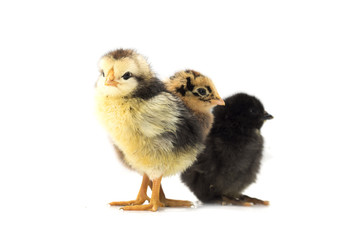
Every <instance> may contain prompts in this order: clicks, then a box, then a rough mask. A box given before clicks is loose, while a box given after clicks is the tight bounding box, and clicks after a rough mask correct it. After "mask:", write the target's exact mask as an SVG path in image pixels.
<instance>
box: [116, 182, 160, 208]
mask: <svg viewBox="0 0 361 240" xmlns="http://www.w3.org/2000/svg"><path fill="white" fill-rule="evenodd" d="M161 181H162V177H159V178H156V179H154V180H153V189H152V197H151V198H150V202H149V204H146V205H135V206H125V207H123V208H121V209H123V210H139V211H141V210H143V211H144V210H150V211H153V212H155V211H157V210H158V207H164V204H163V203H162V202H161V201H160V200H159V192H160V182H161ZM147 185H148V184H147Z"/></svg>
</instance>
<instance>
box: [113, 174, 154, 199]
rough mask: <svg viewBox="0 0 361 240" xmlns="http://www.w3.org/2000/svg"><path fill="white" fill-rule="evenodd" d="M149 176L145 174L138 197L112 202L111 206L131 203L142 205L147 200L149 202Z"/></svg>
mask: <svg viewBox="0 0 361 240" xmlns="http://www.w3.org/2000/svg"><path fill="white" fill-rule="evenodd" d="M149 181H150V180H149V177H148V176H147V175H146V174H144V175H143V181H142V185H141V186H140V190H139V193H138V196H137V199H135V200H131V201H123V202H111V203H109V205H110V206H129V205H142V204H143V203H144V202H145V200H147V201H148V202H149V200H150V199H149V197H148V196H147V188H148V184H149Z"/></svg>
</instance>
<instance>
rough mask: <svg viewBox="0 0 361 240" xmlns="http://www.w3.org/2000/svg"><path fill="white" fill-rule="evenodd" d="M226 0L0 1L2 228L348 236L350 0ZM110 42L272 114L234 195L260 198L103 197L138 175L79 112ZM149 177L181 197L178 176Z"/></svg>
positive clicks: (49, 235) (82, 234) (353, 49)
mask: <svg viewBox="0 0 361 240" xmlns="http://www.w3.org/2000/svg"><path fill="white" fill-rule="evenodd" d="M150 2H152V3H150ZM235 2H236V1H234V2H231V1H222V2H221V3H219V4H216V3H210V1H204V2H203V3H195V1H180V2H179V3H173V2H170V1H168V2H167V1H163V2H160V1H158V2H156V3H155V2H154V1H148V2H145V1H144V2H137V1H132V3H122V2H121V1H114V2H107V1H101V2H98V3H85V2H84V3H80V2H75V1H63V2H62V3H52V2H49V1H47V2H45V1H44V2H40V1H35V2H33V1H31V2H30V1H20V2H11V3H9V1H8V2H7V3H3V2H2V3H1V4H0V24H1V35H2V37H1V45H0V61H1V62H0V64H1V73H2V78H1V88H0V100H1V101H0V109H1V118H0V121H1V125H0V128H1V129H0V133H1V134H0V144H1V151H0V161H1V162H0V191H1V198H0V221H1V223H0V228H1V231H0V238H1V239H121V238H125V236H128V237H135V239H138V238H136V237H140V236H143V237H147V238H149V239H158V238H159V239H165V238H172V239H173V238H174V239H184V238H187V237H188V238H190V237H191V236H199V237H202V239H203V238H206V237H215V238H222V239H241V238H247V239H265V238H272V239H329V238H330V237H334V238H335V239H360V237H361V234H360V230H358V229H357V228H359V220H360V213H361V212H360V200H361V199H360V190H359V188H360V187H359V185H360V180H361V177H360V173H359V172H360V160H361V159H360V151H359V147H360V141H359V136H360V133H361V131H360V124H359V122H360V117H361V114H360V107H359V106H360V102H361V99H360V93H359V92H360V87H359V82H360V79H361V71H360V66H361V58H360V56H361V47H360V46H361V44H360V43H361V34H360V29H361V28H360V27H361V26H360V25H361V17H360V16H361V15H360V12H361V8H360V4H359V3H358V1H317V0H316V1H315V0H313V1H298V2H297V3H296V2H295V1H242V2H240V3H235ZM119 47H124V48H135V49H137V50H138V51H139V52H140V53H142V54H144V55H145V56H147V57H148V58H149V61H150V62H151V63H152V66H153V69H154V70H155V71H156V72H157V73H158V74H159V77H161V78H164V77H166V76H169V75H171V74H172V73H173V72H175V71H177V70H181V69H185V68H193V69H195V70H198V71H200V72H202V73H204V74H206V75H208V76H209V77H211V78H212V79H213V80H214V82H215V84H216V86H217V87H218V90H219V92H220V94H221V95H222V96H229V95H231V94H232V93H235V92H239V91H244V92H247V93H250V94H255V95H256V96H257V97H259V98H260V99H261V100H262V101H263V103H264V105H265V107H266V109H267V111H268V112H270V113H271V114H273V115H274V117H275V119H274V120H272V121H270V122H267V123H266V124H265V126H264V128H263V131H262V132H263V135H264V137H265V140H266V150H265V159H264V164H263V167H262V170H261V174H260V176H259V179H258V182H257V183H256V184H254V185H253V186H252V187H251V188H249V189H247V191H246V193H247V194H249V195H251V196H255V197H259V198H263V199H267V200H270V202H271V205H270V206H269V207H252V208H246V207H224V206H198V207H197V208H195V209H168V208H167V209H161V210H160V211H159V212H156V213H152V212H145V213H144V212H121V211H119V210H118V208H114V207H109V206H107V203H108V202H110V201H115V200H130V199H133V198H134V197H135V196H136V194H137V191H138V188H139V186H140V182H141V177H140V176H139V175H137V174H136V173H133V172H130V171H128V170H126V169H124V167H123V166H122V165H121V164H120V163H119V162H118V161H117V160H116V157H115V155H114V153H113V151H112V148H111V146H110V145H109V143H108V140H107V136H106V134H105V132H104V131H103V129H101V128H100V126H99V124H98V122H97V121H96V119H95V117H94V115H93V111H92V109H93V108H92V103H93V98H92V96H93V87H94V83H95V81H96V78H97V75H98V74H99V73H98V71H97V61H98V59H99V58H100V56H102V54H104V53H106V52H107V51H109V50H112V49H115V48H119ZM163 185H164V189H165V192H166V194H167V196H169V197H170V198H176V199H177V198H178V199H188V200H193V201H195V200H196V199H195V197H194V196H193V195H192V194H191V193H190V192H189V191H188V190H187V188H186V187H185V186H184V185H182V183H181V182H180V181H179V178H178V177H177V176H175V177H172V178H166V179H164V180H163ZM129 234H131V235H129Z"/></svg>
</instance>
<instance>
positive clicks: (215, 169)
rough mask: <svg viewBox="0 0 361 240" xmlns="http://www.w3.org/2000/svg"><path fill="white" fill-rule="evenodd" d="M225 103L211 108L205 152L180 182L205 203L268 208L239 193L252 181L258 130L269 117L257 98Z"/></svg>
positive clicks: (259, 142)
mask: <svg viewBox="0 0 361 240" xmlns="http://www.w3.org/2000/svg"><path fill="white" fill-rule="evenodd" d="M225 103H226V104H225V107H224V106H222V107H219V106H217V107H215V108H214V111H213V113H214V117H215V119H214V124H213V127H212V129H211V132H210V134H209V135H208V137H207V140H206V148H205V150H204V151H203V152H202V153H201V154H200V155H199V156H198V157H197V161H196V162H195V163H194V164H193V165H192V166H191V167H189V168H188V169H187V170H186V171H184V172H183V173H182V175H181V179H182V181H183V182H184V183H185V184H186V185H187V186H188V187H189V188H190V190H191V191H192V192H193V193H194V194H195V195H196V197H197V198H198V199H199V200H201V201H202V202H205V203H222V204H235V205H243V206H250V205H253V204H263V205H268V204H269V202H268V201H262V200H260V199H257V198H251V197H248V196H246V195H243V194H242V192H243V191H244V190H245V189H246V188H247V187H248V186H249V185H250V184H251V183H253V182H255V181H256V177H257V174H258V172H259V169H260V165H261V159H262V152H263V137H262V135H261V134H260V129H261V127H262V125H263V123H264V121H265V120H268V119H272V118H273V117H272V116H271V115H270V114H268V113H267V112H266V111H265V110H264V107H263V105H262V103H261V102H260V101H259V100H258V99H257V98H255V97H253V96H249V95H247V94H244V93H238V94H235V95H233V96H231V97H228V98H227V99H226V100H225Z"/></svg>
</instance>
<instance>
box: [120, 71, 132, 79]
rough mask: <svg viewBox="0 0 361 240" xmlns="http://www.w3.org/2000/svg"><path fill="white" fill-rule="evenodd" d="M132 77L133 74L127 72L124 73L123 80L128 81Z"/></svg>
mask: <svg viewBox="0 0 361 240" xmlns="http://www.w3.org/2000/svg"><path fill="white" fill-rule="evenodd" d="M131 77H132V73H130V72H126V73H124V75H123V76H122V78H123V79H124V80H128V79H129V78H131Z"/></svg>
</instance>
